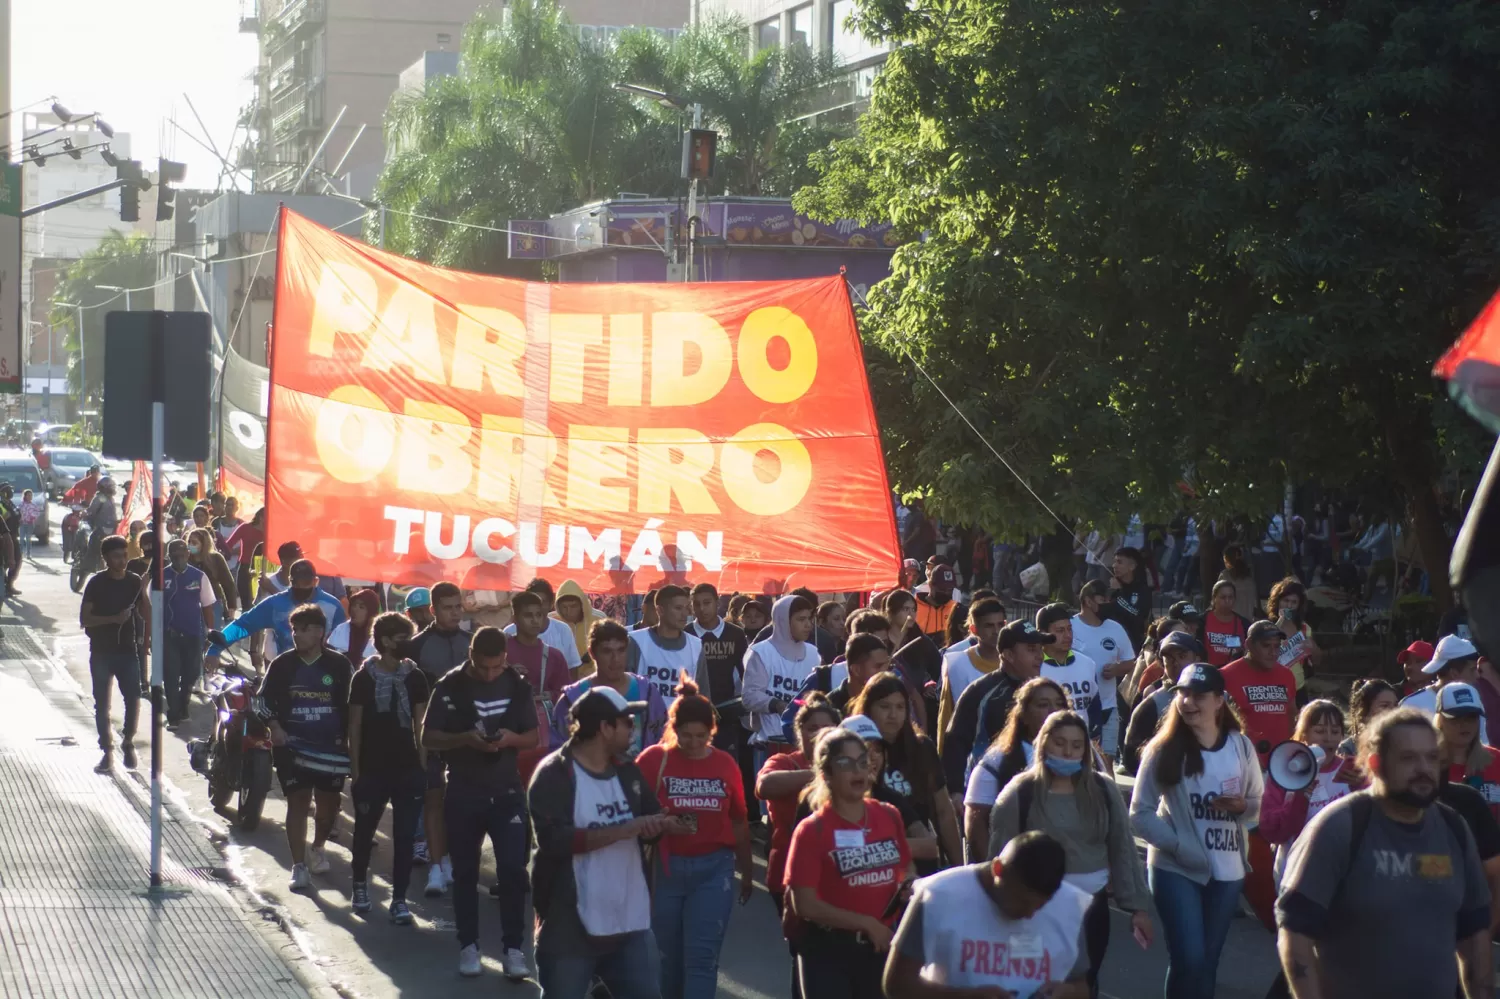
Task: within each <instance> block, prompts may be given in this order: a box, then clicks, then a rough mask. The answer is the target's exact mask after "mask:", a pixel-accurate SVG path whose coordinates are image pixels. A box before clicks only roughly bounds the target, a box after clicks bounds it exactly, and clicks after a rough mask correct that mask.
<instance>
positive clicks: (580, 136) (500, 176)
mask: <svg viewBox="0 0 1500 999" xmlns="http://www.w3.org/2000/svg"><path fill="white" fill-rule="evenodd" d="M747 39H748V34H747V32H746V31H745V28H744V25H743V24H742V23H739V22H734V21H722V22H714V23H712V24H708V25H704V26H700V27H697V28H694V29H691V30H689V31H687V32H684V33H682V34H681V35H678V36H676V37H674V38H668V37H667V36H666V35H664V34H662V33H660V32H657V31H652V30H650V29H630V30H626V31H624V32H621V33H620V34H619V35H618V36H616V37H615V38H613V39H605V40H600V39H586V38H583V37H581V36H580V33H579V32H578V31H577V30H576V29H574V28H573V26H572V25H571V24H569V22H568V21H567V18H566V16H565V15H564V14H563V13H562V12H561V10H560V9H559V8H558V6H557V3H556V0H516V2H514V3H512V4H511V5H510V7H509V9H508V14H507V16H506V17H505V18H503V19H498V18H496V17H495V16H493V15H481V16H480V17H479V18H477V19H476V20H475V21H473V22H472V23H471V24H470V25H469V26H468V28H467V29H466V30H465V32H464V38H463V46H462V50H461V53H460V60H459V72H458V74H457V75H456V76H453V77H447V78H442V79H438V80H435V81H433V82H432V83H431V84H429V85H428V87H427V88H426V90H425V91H423V92H422V93H420V94H415V95H408V96H398V97H397V98H396V99H395V100H394V101H393V103H392V105H391V108H390V111H389V112H388V114H387V119H386V135H387V142H388V144H389V148H390V149H391V150H392V155H391V157H390V159H389V160H388V162H387V164H386V168H385V170H384V172H383V173H382V174H381V177H380V181H379V184H378V186H377V198H378V199H379V200H380V202H381V203H382V204H384V205H386V206H388V207H389V208H391V209H394V211H393V212H391V213H390V214H389V215H388V217H387V221H386V230H385V238H386V246H387V247H388V248H390V249H393V250H395V251H397V252H400V253H404V254H407V255H409V256H413V257H417V258H419V259H423V260H427V261H430V262H432V263H436V264H439V265H441V266H446V267H457V268H463V269H468V270H478V271H487V272H492V273H509V274H515V275H518V276H536V275H537V274H538V273H539V272H540V268H539V267H538V265H537V264H536V263H534V262H524V261H522V262H517V261H510V260H509V259H507V254H506V249H505V237H504V234H503V233H498V232H493V231H489V230H486V229H475V228H467V227H463V226H454V225H449V224H447V223H445V222H440V221H432V220H433V219H455V220H458V221H463V222H470V223H475V224H478V225H483V226H489V227H492V228H504V226H505V223H506V222H507V221H508V220H509V219H513V218H546V217H548V216H549V215H552V214H554V213H556V212H560V211H563V210H565V209H568V208H572V207H575V206H577V205H580V204H585V203H588V202H591V201H596V200H599V199H602V198H607V197H612V196H614V195H615V194H617V193H618V192H620V191H633V192H639V193H644V194H648V195H652V196H671V195H674V194H680V193H681V192H682V181H681V180H680V178H679V176H678V170H679V166H680V145H679V142H680V135H681V130H682V128H683V126H684V124H685V120H684V115H683V114H681V113H679V112H678V111H675V110H672V109H668V108H662V107H659V106H657V105H655V104H652V103H650V102H646V101H641V100H639V99H636V98H632V97H630V96H628V95H626V94H623V93H620V92H619V91H617V90H615V89H614V84H616V83H619V82H622V81H628V82H632V83H640V84H644V85H647V86H653V87H659V88H660V89H662V90H666V91H669V92H672V93H677V94H681V95H683V96H685V97H687V98H688V99H689V100H692V101H697V102H700V103H701V104H702V105H703V107H704V116H705V122H706V124H707V125H708V127H712V128H717V129H719V130H720V132H721V133H722V139H721V143H720V157H719V163H720V164H721V168H720V171H719V176H718V177H717V178H716V179H715V181H714V183H713V184H712V185H711V186H712V188H713V189H714V190H715V191H723V190H729V191H733V192H734V193H739V194H788V195H789V194H790V193H791V191H792V190H793V187H792V185H794V184H796V183H799V182H800V181H801V179H802V174H803V173H804V172H805V171H806V169H807V166H806V164H807V156H808V154H809V152H810V151H811V149H812V148H815V147H817V146H818V145H825V146H826V145H827V142H828V141H829V140H830V139H831V138H832V137H834V134H835V132H836V130H834V129H831V128H828V127H821V126H817V125H815V124H809V123H808V122H806V121H796V120H795V119H798V118H800V117H801V116H802V115H804V114H805V112H806V110H807V109H808V107H809V102H810V101H811V100H812V99H813V97H814V95H815V94H816V93H817V91H818V89H819V88H821V87H822V86H824V84H826V83H827V82H828V80H829V79H831V77H832V75H833V66H832V64H831V63H830V62H829V61H827V60H826V59H819V58H816V57H814V56H812V55H811V54H810V53H808V52H807V51H806V50H804V49H800V48H796V49H790V50H787V51H781V50H771V51H765V52H761V53H758V54H756V55H755V56H753V57H752V56H750V55H749V54H748V45H747ZM422 216H425V218H424V217H422Z"/></svg>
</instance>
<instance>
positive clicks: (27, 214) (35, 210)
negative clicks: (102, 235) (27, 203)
mask: <svg viewBox="0 0 1500 999" xmlns="http://www.w3.org/2000/svg"><path fill="white" fill-rule="evenodd" d="M132 183H135V182H134V181H130V180H112V181H110V182H109V183H108V184H100V185H99V186H98V187H91V188H89V189H88V190H87V191H78V192H76V193H74V194H70V195H68V196H67V197H66V198H58V199H57V200H56V201H49V202H47V203H46V204H45V205H33V206H32V207H30V208H24V209H22V210H21V218H23V219H29V218H31V216H33V215H40V214H41V213H42V212H45V211H49V210H51V209H53V208H61V207H62V206H63V205H71V204H72V203H73V202H75V201H82V200H83V199H84V198H92V197H93V196H94V195H96V194H104V193H106V192H108V191H114V190H118V189H119V188H122V187H124V186H125V185H126V184H132Z"/></svg>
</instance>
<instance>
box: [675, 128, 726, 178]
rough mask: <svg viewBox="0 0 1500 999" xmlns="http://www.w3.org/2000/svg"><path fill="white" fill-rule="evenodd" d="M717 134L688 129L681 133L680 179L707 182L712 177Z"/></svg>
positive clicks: (717, 141)
mask: <svg viewBox="0 0 1500 999" xmlns="http://www.w3.org/2000/svg"><path fill="white" fill-rule="evenodd" d="M718 146H719V133H718V132H715V131H713V130H712V129H708V128H690V129H688V130H687V131H686V132H684V133H682V179H683V180H707V179H708V178H710V177H712V176H713V175H714V153H715V152H716V151H717V150H718Z"/></svg>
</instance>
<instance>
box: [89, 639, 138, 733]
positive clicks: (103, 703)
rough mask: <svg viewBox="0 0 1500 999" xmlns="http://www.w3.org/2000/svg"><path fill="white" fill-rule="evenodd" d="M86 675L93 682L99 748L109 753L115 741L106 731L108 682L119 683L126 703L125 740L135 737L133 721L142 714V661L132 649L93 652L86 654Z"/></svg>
mask: <svg viewBox="0 0 1500 999" xmlns="http://www.w3.org/2000/svg"><path fill="white" fill-rule="evenodd" d="M89 675H90V676H91V677H92V678H93V681H94V727H95V728H97V729H98V730H99V748H100V749H102V750H104V751H105V752H108V751H109V750H110V748H111V747H112V746H113V744H114V739H113V738H112V736H111V733H110V730H109V683H110V681H111V680H113V681H115V682H116V683H118V684H119V685H120V699H121V700H123V701H124V702H125V729H124V731H123V732H122V733H121V734H122V735H123V736H124V739H125V741H126V742H131V741H132V740H134V739H135V724H136V720H137V719H138V718H139V717H140V713H141V664H140V660H138V659H136V657H135V653H134V652H94V653H91V654H90V655H89Z"/></svg>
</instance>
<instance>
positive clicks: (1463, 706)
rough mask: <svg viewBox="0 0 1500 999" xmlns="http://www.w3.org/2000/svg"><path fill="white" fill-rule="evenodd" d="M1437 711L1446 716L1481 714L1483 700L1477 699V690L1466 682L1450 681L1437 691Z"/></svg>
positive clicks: (1458, 716)
mask: <svg viewBox="0 0 1500 999" xmlns="http://www.w3.org/2000/svg"><path fill="white" fill-rule="evenodd" d="M1437 713H1438V714H1440V715H1443V716H1444V717H1447V718H1462V717H1464V716H1465V715H1482V714H1484V702H1483V701H1481V700H1480V699H1479V691H1477V690H1475V689H1474V688H1473V687H1471V686H1469V685H1468V684H1467V683H1450V684H1448V685H1447V686H1446V687H1444V688H1443V689H1442V690H1440V691H1438V704H1437Z"/></svg>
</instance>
